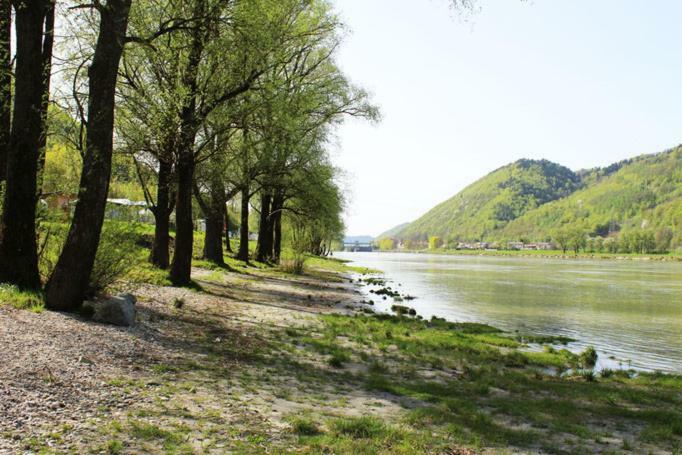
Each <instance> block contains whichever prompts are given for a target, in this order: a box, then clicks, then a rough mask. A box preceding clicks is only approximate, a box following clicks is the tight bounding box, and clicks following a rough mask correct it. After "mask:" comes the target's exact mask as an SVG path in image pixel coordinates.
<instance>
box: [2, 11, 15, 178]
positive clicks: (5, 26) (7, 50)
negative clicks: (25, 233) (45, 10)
mask: <svg viewBox="0 0 682 455" xmlns="http://www.w3.org/2000/svg"><path fill="white" fill-rule="evenodd" d="M11 41H12V5H11V4H10V2H9V1H3V2H2V3H1V4H0V182H4V181H5V177H6V175H7V155H8V153H9V138H10V129H11V126H12V125H11V122H12V43H11Z"/></svg>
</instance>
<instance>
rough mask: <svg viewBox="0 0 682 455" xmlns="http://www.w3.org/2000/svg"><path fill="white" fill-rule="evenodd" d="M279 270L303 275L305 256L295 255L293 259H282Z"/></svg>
mask: <svg viewBox="0 0 682 455" xmlns="http://www.w3.org/2000/svg"><path fill="white" fill-rule="evenodd" d="M279 268H280V269H281V270H282V271H283V272H285V273H291V274H293V275H303V273H304V272H305V256H304V255H302V254H294V257H293V258H292V259H282V260H281V261H280V263H279Z"/></svg>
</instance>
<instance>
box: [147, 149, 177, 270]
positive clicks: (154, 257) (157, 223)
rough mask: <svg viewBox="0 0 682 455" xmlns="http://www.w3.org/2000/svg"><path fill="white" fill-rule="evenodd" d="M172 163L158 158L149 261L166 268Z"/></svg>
mask: <svg viewBox="0 0 682 455" xmlns="http://www.w3.org/2000/svg"><path fill="white" fill-rule="evenodd" d="M172 172H173V164H172V163H171V162H170V161H169V160H159V184H158V188H157V189H156V208H155V209H154V210H153V213H154V243H153V244H152V251H151V254H150V256H149V262H151V263H152V264H154V265H155V266H156V267H158V268H160V269H164V270H165V269H167V268H168V265H169V263H170V256H169V252H168V249H169V244H170V214H171V212H172V211H173V202H172V200H171V177H172Z"/></svg>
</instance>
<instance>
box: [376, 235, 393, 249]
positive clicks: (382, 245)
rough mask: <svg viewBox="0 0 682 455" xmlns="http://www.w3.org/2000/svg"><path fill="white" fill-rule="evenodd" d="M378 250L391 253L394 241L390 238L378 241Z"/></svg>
mask: <svg viewBox="0 0 682 455" xmlns="http://www.w3.org/2000/svg"><path fill="white" fill-rule="evenodd" d="M379 249H380V250H382V251H391V250H393V249H395V241H394V240H393V239H391V238H384V239H380V240H379Z"/></svg>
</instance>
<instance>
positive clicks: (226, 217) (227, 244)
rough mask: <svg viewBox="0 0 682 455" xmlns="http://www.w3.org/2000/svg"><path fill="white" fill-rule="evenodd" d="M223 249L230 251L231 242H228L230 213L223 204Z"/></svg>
mask: <svg viewBox="0 0 682 455" xmlns="http://www.w3.org/2000/svg"><path fill="white" fill-rule="evenodd" d="M225 251H227V252H228V253H232V252H233V251H232V243H231V242H230V213H229V212H228V210H227V205H225Z"/></svg>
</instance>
